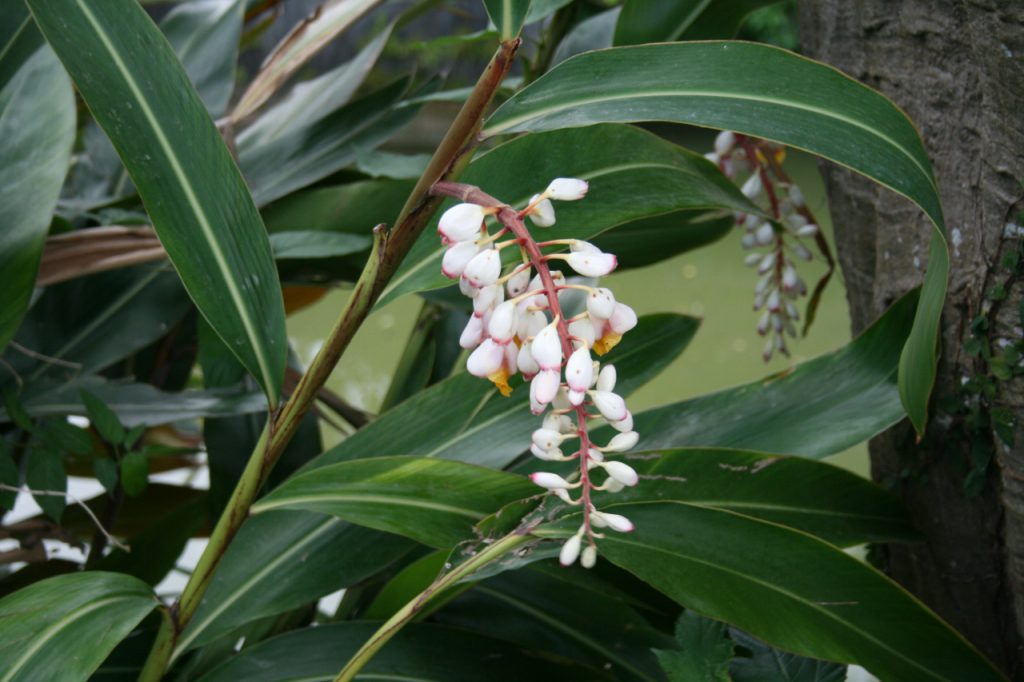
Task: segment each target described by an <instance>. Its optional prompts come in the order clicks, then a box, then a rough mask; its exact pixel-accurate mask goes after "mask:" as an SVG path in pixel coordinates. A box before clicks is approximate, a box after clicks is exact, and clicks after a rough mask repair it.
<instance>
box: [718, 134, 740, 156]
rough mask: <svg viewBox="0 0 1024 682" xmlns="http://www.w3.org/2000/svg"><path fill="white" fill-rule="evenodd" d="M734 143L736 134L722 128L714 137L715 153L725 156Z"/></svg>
mask: <svg viewBox="0 0 1024 682" xmlns="http://www.w3.org/2000/svg"><path fill="white" fill-rule="evenodd" d="M735 144H736V135H735V134H734V133H733V132H732V131H731V130H723V131H722V132H720V133H718V136H717V137H715V153H717V154H721V155H722V156H725V155H726V154H728V153H729V152H730V151H731V150H732V147H733V145H735Z"/></svg>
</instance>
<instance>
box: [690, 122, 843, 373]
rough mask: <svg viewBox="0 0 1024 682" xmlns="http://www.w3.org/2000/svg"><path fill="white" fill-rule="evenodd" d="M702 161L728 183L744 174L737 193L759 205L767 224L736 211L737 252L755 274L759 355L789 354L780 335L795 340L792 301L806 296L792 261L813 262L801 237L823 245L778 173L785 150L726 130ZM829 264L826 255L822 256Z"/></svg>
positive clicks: (796, 191)
mask: <svg viewBox="0 0 1024 682" xmlns="http://www.w3.org/2000/svg"><path fill="white" fill-rule="evenodd" d="M706 157H707V158H708V159H709V160H710V161H712V162H713V163H715V164H717V165H718V167H719V168H720V169H721V170H722V172H723V173H724V174H725V175H726V176H727V177H729V178H730V179H733V180H736V179H738V177H740V176H741V175H742V174H743V173H748V175H747V176H746V179H745V180H744V182H743V184H742V186H741V191H742V192H743V194H744V195H746V197H747V198H748V199H750V200H751V201H753V202H754V203H757V204H759V205H762V206H764V208H765V209H766V211H767V212H769V213H770V214H771V216H772V217H773V220H770V221H769V220H765V219H764V218H762V217H761V216H758V215H754V214H743V213H739V214H737V215H736V224H737V225H739V226H741V227H742V228H743V230H744V232H745V233H744V235H743V242H742V244H743V248H744V249H747V250H749V251H751V253H749V254H748V255H747V256H746V258H745V259H744V262H745V263H746V265H748V266H750V267H753V268H757V272H758V274H759V275H760V277H759V279H758V281H757V285H756V286H755V288H754V310H755V311H763V312H762V313H761V317H760V319H759V320H758V323H757V333H758V334H760V335H761V336H767V337H768V338H767V341H766V342H765V346H764V351H763V353H762V356H763V357H764V359H765V361H768V360H770V359H771V357H772V355H773V354H774V353H776V352H778V353H781V354H783V355H786V356H788V355H789V348H788V347H787V345H786V336H790V337H796V336H797V328H796V322H797V321H799V320H800V312H799V311H798V310H797V307H796V300H797V299H798V298H799V297H801V296H806V295H807V284H806V283H805V282H804V280H803V278H801V277H800V275H799V274H798V273H797V269H796V261H797V260H804V261H809V260H811V259H812V258H813V255H812V253H811V250H810V249H809V248H808V247H807V245H805V244H804V242H803V240H804V239H810V240H814V242H815V244H816V245H817V246H818V248H819V250H822V249H824V248H826V247H824V242H823V241H821V238H820V230H819V229H818V224H817V221H816V220H815V219H814V216H813V214H812V213H811V211H810V210H809V209H808V207H807V205H806V202H805V201H804V197H803V193H802V192H801V191H800V188H799V187H798V186H797V185H796V184H794V183H793V181H792V180H791V179H790V178H789V176H788V175H787V174H786V173H785V171H784V170H783V169H782V165H781V163H782V160H783V159H784V158H785V148H783V147H781V146H779V145H775V144H772V143H770V142H767V141H765V140H758V139H756V138H751V137H747V136H746V135H740V134H737V133H733V132H731V131H728V130H727V131H723V132H722V133H720V134H719V135H718V137H717V138H715V150H714V151H713V152H711V153H709V154H707V155H706ZM824 255H825V257H826V260H827V261H829V263H830V264H831V256H830V255H829V254H827V253H825V254H824Z"/></svg>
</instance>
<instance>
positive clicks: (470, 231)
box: [437, 204, 486, 242]
mask: <svg viewBox="0 0 1024 682" xmlns="http://www.w3.org/2000/svg"><path fill="white" fill-rule="evenodd" d="M485 215H486V213H485V212H484V208H483V206H477V205H476V204H455V205H454V206H452V207H451V208H449V209H448V210H447V211H445V212H444V213H442V214H441V220H440V221H438V223H437V231H438V233H440V234H441V236H443V237H444V238H445V239H448V240H450V241H453V242H464V241H466V240H468V239H476V237H477V236H478V235H479V234H480V227H481V225H482V224H483V222H484V216H485Z"/></svg>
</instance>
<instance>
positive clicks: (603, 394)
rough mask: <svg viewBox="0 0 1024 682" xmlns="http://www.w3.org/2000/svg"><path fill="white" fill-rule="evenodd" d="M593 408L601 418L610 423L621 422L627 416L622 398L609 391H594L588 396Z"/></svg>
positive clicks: (627, 411)
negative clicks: (592, 402)
mask: <svg viewBox="0 0 1024 682" xmlns="http://www.w3.org/2000/svg"><path fill="white" fill-rule="evenodd" d="M590 397H591V399H592V400H593V401H594V406H595V407H596V408H597V411H598V412H600V413H601V416H602V417H604V418H605V419H607V420H608V421H610V422H617V421H621V420H623V419H625V418H626V415H627V414H629V410H627V409H626V401H625V400H623V399H622V396H620V395H618V394H616V393H612V392H610V391H594V392H593V393H591V394H590Z"/></svg>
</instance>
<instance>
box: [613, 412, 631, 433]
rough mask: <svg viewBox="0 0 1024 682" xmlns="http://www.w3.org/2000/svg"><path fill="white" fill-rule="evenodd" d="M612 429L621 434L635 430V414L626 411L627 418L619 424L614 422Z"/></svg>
mask: <svg viewBox="0 0 1024 682" xmlns="http://www.w3.org/2000/svg"><path fill="white" fill-rule="evenodd" d="M611 424H612V428H613V429H615V430H616V431H618V432H620V433H626V432H627V431H632V430H633V413H632V412H630V411H629V410H626V416H625V418H624V419H620V420H619V421H617V422H612V423H611Z"/></svg>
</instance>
